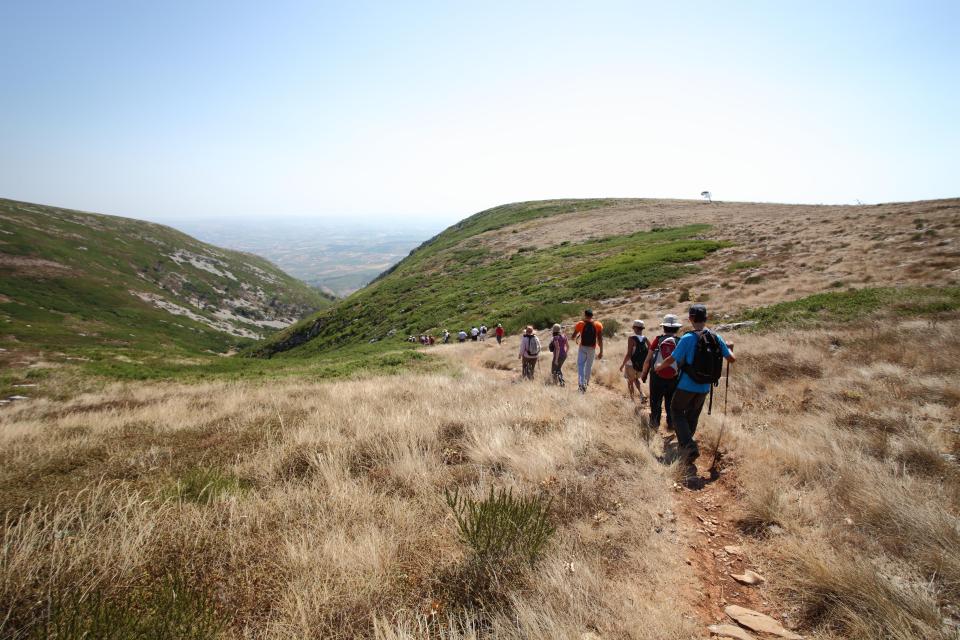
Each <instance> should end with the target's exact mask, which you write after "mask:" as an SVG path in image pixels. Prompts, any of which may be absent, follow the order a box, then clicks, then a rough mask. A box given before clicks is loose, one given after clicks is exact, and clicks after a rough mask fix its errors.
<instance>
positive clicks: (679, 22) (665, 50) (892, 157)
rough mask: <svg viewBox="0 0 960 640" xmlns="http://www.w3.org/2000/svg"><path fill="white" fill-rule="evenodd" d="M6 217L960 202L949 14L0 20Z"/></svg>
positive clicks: (110, 8)
mask: <svg viewBox="0 0 960 640" xmlns="http://www.w3.org/2000/svg"><path fill="white" fill-rule="evenodd" d="M0 20H2V21H3V23H4V24H5V25H7V26H8V31H7V37H5V38H4V40H3V41H2V42H0V77H2V79H3V83H2V86H3V91H4V94H5V95H4V97H5V99H4V100H3V101H0V140H2V141H3V143H4V149H5V153H4V154H3V156H0V196H3V197H9V198H14V199H18V200H27V201H33V202H39V203H43V204H52V205H56V206H63V207H70V208H77V209H85V210H89V211H96V212H102V213H110V214H115V215H123V216H129V217H134V218H141V219H148V220H157V221H164V222H165V221H168V220H171V219H184V218H187V219H189V218H192V217H201V218H221V217H235V218H237V219H249V218H250V217H251V216H252V217H258V216H275V215H278V214H276V213H275V212H277V211H283V212H286V213H284V214H283V215H284V216H287V217H290V216H304V217H310V218H325V219H334V220H336V219H351V220H356V219H367V220H371V221H374V222H376V221H378V220H384V221H389V220H394V219H405V220H418V221H425V222H426V223H428V224H443V225H444V226H446V225H448V224H451V223H453V222H456V221H457V220H460V219H462V218H464V217H466V216H468V215H470V214H472V213H475V212H477V211H481V210H483V209H486V208H489V207H492V206H496V205H499V204H503V203H507V202H516V201H525V200H537V199H553V198H580V197H651V198H697V197H698V195H699V193H700V192H701V191H703V190H705V189H706V190H710V191H712V192H713V193H714V195H715V197H716V198H717V199H719V200H725V201H751V202H785V203H804V204H818V203H828V204H853V203H855V202H856V201H857V200H861V201H863V202H867V203H877V202H890V201H908V200H922V199H934V198H946V197H956V196H957V195H960V193H958V192H957V186H956V171H955V169H954V168H953V165H954V158H953V156H954V153H955V149H956V148H960V123H958V121H957V118H956V113H958V112H960V86H958V85H957V83H955V82H952V81H950V78H955V77H957V74H958V71H960V39H958V38H956V27H955V25H956V24H957V23H958V21H960V5H958V4H956V3H952V2H933V1H932V2H924V3H919V4H918V3H907V2H882V3H873V2H850V3H843V4H842V5H836V4H834V3H827V2H811V3H805V4H804V5H803V6H802V7H788V6H782V5H773V4H763V5H758V4H756V3H748V2H733V3H725V4H724V5H717V4H714V3H708V2H693V3H685V4H684V5H682V6H681V5H670V6H663V5H660V4H654V3H632V2H604V3H599V4H593V5H591V6H589V7H586V6H583V5H580V4H577V3H563V2H561V3H555V4H551V5H549V7H546V6H545V5H542V4H538V3H493V4H488V5H484V6H483V7H471V6H460V5H448V4H445V3H434V2H421V3H417V4H410V5H404V6H397V5H385V4H381V3H374V2H358V3H351V4H350V5H349V6H347V5H334V4H326V3H312V2H299V1H294V0H287V1H284V2H279V3H274V4H271V5H270V6H269V7H266V6H264V5H261V4H259V3H254V2H237V3H229V4H226V3H223V4H221V3H202V4H196V3H188V2H182V1H181V2H171V3H164V4H162V5H132V4H129V3H123V2H116V1H106V0H100V1H95V2H90V3H70V2H66V1H65V0H46V1H44V0H41V1H38V2H34V3H27V4H25V3H8V4H6V5H4V6H3V7H0Z"/></svg>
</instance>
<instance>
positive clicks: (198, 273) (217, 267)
mask: <svg viewBox="0 0 960 640" xmlns="http://www.w3.org/2000/svg"><path fill="white" fill-rule="evenodd" d="M329 304H330V300H329V299H328V298H326V297H325V296H324V295H323V294H321V293H320V292H318V291H316V290H314V289H311V288H310V287H308V286H306V285H305V284H303V283H301V282H299V281H297V280H295V279H293V278H291V277H290V276H288V275H286V274H285V273H283V272H282V271H280V270H279V269H277V268H276V267H274V266H273V265H272V264H270V263H269V262H267V261H266V260H263V259H262V258H259V257H257V256H254V255H250V254H243V253H238V252H235V251H228V250H225V249H220V248H217V247H214V246H212V245H208V244H205V243H202V242H199V241H197V240H195V239H193V238H191V237H189V236H187V235H185V234H183V233H180V232H178V231H175V230H174V229H171V228H169V227H164V226H162V225H157V224H152V223H148V222H142V221H138V220H131V219H127V218H119V217H115V216H105V215H98V214H93V213H85V212H80V211H73V210H68V209H59V208H55V207H46V206H41V205H36V204H30V203H25V202H15V201H12V200H0V322H2V323H3V334H4V340H3V341H2V343H0V345H2V346H3V347H4V348H5V349H8V350H14V349H21V350H23V349H25V350H28V351H33V350H38V349H53V350H59V349H67V350H70V349H86V348H92V347H98V346H100V347H102V346H109V347H111V348H114V349H119V350H123V349H130V350H143V351H160V350H172V351H176V352H183V353H191V352H192V353H197V352H202V351H208V350H209V351H217V352H220V351H224V350H226V349H228V348H229V347H230V346H231V345H233V344H236V343H237V342H238V341H242V340H247V341H249V340H255V339H259V338H262V337H263V336H264V335H265V334H267V333H270V332H272V331H275V330H277V329H279V328H282V327H285V326H287V325H289V324H291V323H293V322H295V321H296V320H297V319H298V318H300V317H302V316H304V315H305V314H307V313H310V312H312V311H316V310H317V309H320V308H323V307H325V306H327V305H329Z"/></svg>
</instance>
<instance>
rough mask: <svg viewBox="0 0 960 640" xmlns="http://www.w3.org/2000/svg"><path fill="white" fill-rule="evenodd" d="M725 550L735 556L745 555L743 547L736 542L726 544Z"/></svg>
mask: <svg viewBox="0 0 960 640" xmlns="http://www.w3.org/2000/svg"><path fill="white" fill-rule="evenodd" d="M723 550H724V551H726V552H727V553H729V554H730V555H733V556H742V555H743V547H739V546H737V545H735V544H730V545H727V546H725V547H724V548H723Z"/></svg>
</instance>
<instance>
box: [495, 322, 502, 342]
mask: <svg viewBox="0 0 960 640" xmlns="http://www.w3.org/2000/svg"><path fill="white" fill-rule="evenodd" d="M494 333H495V334H496V336H497V344H501V343H502V342H503V325H502V324H497V330H496V331H494Z"/></svg>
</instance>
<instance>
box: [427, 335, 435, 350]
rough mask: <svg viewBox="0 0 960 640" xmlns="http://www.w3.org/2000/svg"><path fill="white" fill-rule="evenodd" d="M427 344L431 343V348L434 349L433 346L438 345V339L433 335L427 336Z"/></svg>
mask: <svg viewBox="0 0 960 640" xmlns="http://www.w3.org/2000/svg"><path fill="white" fill-rule="evenodd" d="M427 342H429V343H430V346H431V347H432V346H433V345H435V344H436V343H437V339H436V338H434V337H433V335H432V334H431V335H428V336H427Z"/></svg>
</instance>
